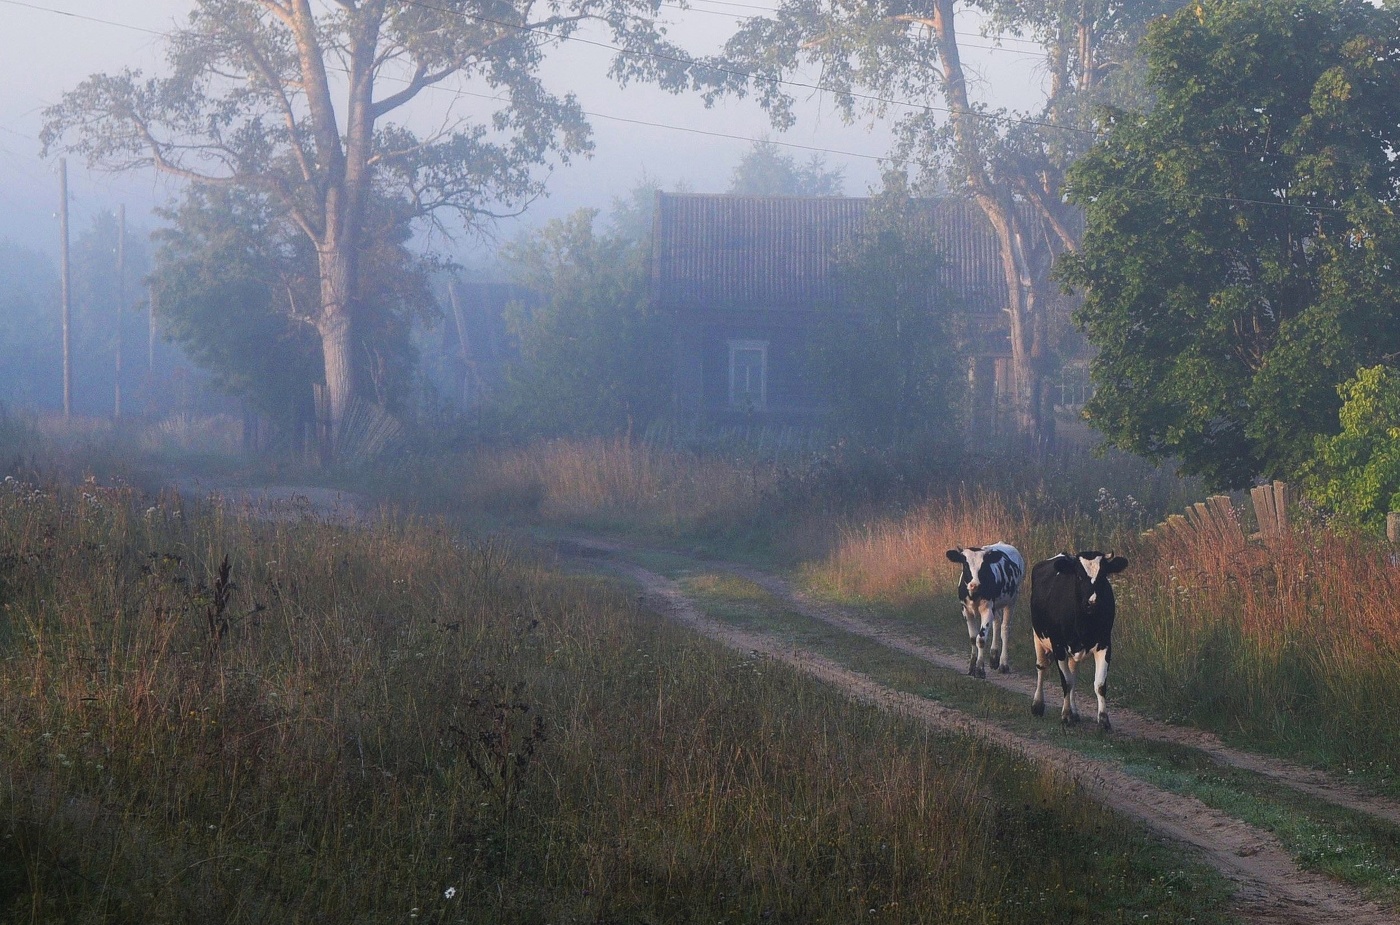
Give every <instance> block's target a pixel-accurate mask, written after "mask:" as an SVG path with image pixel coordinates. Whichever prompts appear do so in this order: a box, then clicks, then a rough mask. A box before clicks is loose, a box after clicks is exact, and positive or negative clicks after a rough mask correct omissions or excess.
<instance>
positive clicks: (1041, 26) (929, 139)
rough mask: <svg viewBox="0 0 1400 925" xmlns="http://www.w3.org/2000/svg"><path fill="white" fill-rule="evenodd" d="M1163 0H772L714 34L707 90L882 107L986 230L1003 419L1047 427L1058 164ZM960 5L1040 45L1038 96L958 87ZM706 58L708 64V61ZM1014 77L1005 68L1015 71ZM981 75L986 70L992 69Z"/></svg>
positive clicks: (1049, 430)
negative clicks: (996, 279) (714, 74)
mask: <svg viewBox="0 0 1400 925" xmlns="http://www.w3.org/2000/svg"><path fill="white" fill-rule="evenodd" d="M1176 5H1179V3H1173V2H1171V0H1129V2H1120V3H1113V2H1104V0H1036V2H1013V0H982V2H975V3H968V4H959V3H956V2H955V0H873V2H870V3H847V2H842V0H781V2H780V3H779V5H778V7H777V10H776V12H775V14H774V15H773V16H772V17H769V18H756V19H752V20H749V21H747V22H746V23H745V24H744V25H743V26H742V27H741V28H740V29H739V31H738V32H737V33H736V34H735V36H734V37H733V38H732V39H731V40H730V42H729V43H728V44H727V46H726V49H725V54H724V64H723V65H722V66H723V67H725V68H726V71H725V77H724V79H722V80H720V81H719V83H720V89H719V90H716V91H711V92H710V97H711V98H713V97H714V96H715V95H717V94H718V93H720V92H730V93H736V94H740V95H744V94H754V95H755V96H756V97H757V98H758V100H759V101H760V102H761V103H762V104H763V106H764V107H765V108H766V109H767V110H768V112H769V113H770V115H771V118H772V120H773V122H774V124H775V125H777V126H778V127H781V128H786V127H789V126H790V125H791V124H792V123H793V121H794V114H793V107H792V104H793V101H794V92H795V91H794V89H790V87H792V86H793V83H796V84H797V88H799V89H800V88H801V87H803V86H804V82H803V79H802V78H801V76H800V75H801V74H802V73H804V71H805V70H806V69H808V68H815V69H816V70H817V71H818V72H819V73H820V77H819V78H817V79H816V80H815V81H811V82H807V83H805V86H806V87H807V88H812V87H813V86H814V85H819V86H820V87H821V88H824V89H827V90H830V91H831V92H832V93H833V95H834V99H835V102H836V105H837V106H838V108H839V109H840V111H841V113H842V115H843V116H844V117H845V118H846V119H847V120H848V121H856V120H857V119H860V118H866V117H876V118H883V117H887V116H889V117H892V118H893V119H894V124H895V131H896V139H897V141H896V145H895V150H894V151H892V152H891V154H892V157H893V158H894V159H895V161H896V162H897V163H899V164H901V165H904V166H906V167H908V168H910V169H912V171H913V172H914V174H915V175H916V180H917V181H918V183H919V185H920V186H921V187H922V188H923V189H925V190H940V191H946V190H949V189H951V190H952V191H954V192H957V193H961V194H965V195H967V196H969V197H970V198H971V199H973V200H974V201H975V202H976V204H977V205H978V207H979V208H980V209H981V210H982V212H983V213H984V214H985V215H986V217H987V220H988V222H989V223H990V224H991V226H992V228H993V230H994V231H995V234H996V237H997V241H998V245H999V253H1000V257H1001V263H1002V271H1003V274H1004V278H1005V280H1006V288H1007V293H1008V295H1007V304H1006V305H1005V311H1006V314H1007V321H1008V328H1009V333H1010V340H1011V352H1012V366H1013V372H1014V382H1013V388H1012V413H1013V415H1014V419H1015V424H1016V427H1017V429H1018V431H1019V432H1021V433H1022V434H1023V435H1025V436H1026V437H1028V438H1030V439H1032V440H1034V441H1037V442H1040V443H1044V442H1048V441H1049V440H1050V439H1052V437H1053V424H1054V422H1053V416H1052V415H1051V414H1050V400H1049V396H1048V394H1047V391H1046V389H1045V379H1046V375H1047V373H1048V372H1050V371H1051V369H1052V367H1053V365H1054V363H1053V355H1052V345H1051V338H1052V333H1053V332H1052V331H1051V326H1050V323H1051V318H1052V313H1051V309H1050V304H1049V303H1050V302H1051V301H1052V300H1053V298H1054V295H1055V293H1056V289H1055V287H1054V284H1053V283H1052V281H1051V278H1050V271H1051V267H1052V264H1053V262H1054V259H1055V257H1056V256H1057V255H1058V254H1060V253H1062V252H1064V251H1066V250H1073V249H1074V248H1075V247H1076V246H1077V244H1078V231H1077V229H1078V225H1079V222H1078V219H1077V217H1076V215H1075V214H1074V212H1073V211H1072V209H1071V207H1070V206H1068V205H1067V204H1066V203H1065V201H1064V197H1063V193H1062V189H1061V185H1062V182H1063V176H1064V169H1065V167H1066V166H1067V165H1068V164H1069V163H1070V162H1072V161H1073V159H1074V158H1075V157H1076V156H1077V155H1078V154H1079V153H1080V152H1082V151H1083V150H1085V149H1087V148H1088V146H1089V144H1090V143H1091V142H1092V139H1093V126H1092V112H1093V109H1094V105H1095V104H1096V103H1097V102H1100V101H1102V100H1104V99H1109V98H1112V96H1113V95H1114V94H1119V93H1126V92H1133V88H1134V87H1135V86H1136V84H1135V82H1134V80H1133V75H1134V74H1135V68H1134V66H1133V60H1132V53H1133V48H1134V45H1135V41H1136V38H1137V37H1138V36H1139V35H1140V34H1141V32H1142V30H1143V27H1144V25H1145V23H1146V22H1148V21H1149V20H1150V19H1152V18H1153V17H1154V16H1156V15H1158V14H1159V13H1160V12H1162V11H1163V10H1165V9H1168V8H1170V7H1172V6H1176ZM969 15H975V16H976V20H975V21H976V23H977V24H978V25H977V27H976V28H977V29H980V31H981V32H982V33H984V36H985V35H993V36H994V35H1000V34H1005V35H1009V36H1021V37H1029V38H1031V39H1034V40H1036V41H1038V42H1039V43H1040V46H1041V48H1042V49H1043V55H1044V58H1043V62H1042V63H1043V67H1044V70H1045V72H1046V102H1045V105H1044V106H1043V108H1042V109H1041V110H1040V111H1039V112H1034V113H1015V112H1011V111H1009V110H1006V109H996V108H993V107H991V106H990V105H988V104H987V103H984V102H979V101H976V100H974V99H973V97H972V94H971V93H970V92H969V82H970V81H969V76H968V70H967V68H966V66H965V65H964V63H963V45H964V44H965V36H966V33H967V31H968V30H967V27H966V26H965V25H964V23H963V17H964V16H969ZM717 66H720V65H717ZM1017 79H1020V78H1017ZM993 83H995V81H994V79H993Z"/></svg>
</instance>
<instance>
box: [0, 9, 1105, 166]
mask: <svg viewBox="0 0 1400 925" xmlns="http://www.w3.org/2000/svg"><path fill="white" fill-rule="evenodd" d="M404 2H405V3H406V4H407V5H409V6H416V7H418V8H419V9H423V10H428V11H430V12H434V13H441V14H443V15H445V16H459V17H461V18H463V19H470V20H472V21H474V22H479V23H482V24H484V25H491V26H499V27H501V28H503V29H514V30H516V31H518V32H528V33H531V34H533V35H539V36H543V37H545V38H548V39H552V40H554V41H560V42H574V43H577V44H581V45H591V46H593V47H595V48H602V49H605V50H608V51H613V52H616V53H618V54H625V55H630V56H633V57H646V58H653V59H655V60H658V61H667V62H670V63H672V64H681V65H684V66H687V67H699V68H703V69H706V70H709V71H713V72H715V73H718V74H725V75H728V76H733V77H742V78H744V79H746V80H754V81H758V82H761V83H770V84H774V85H777V86H786V87H793V88H796V89H799V90H810V91H815V92H820V93H833V94H837V95H841V96H849V97H851V98H852V99H856V100H861V101H863V102H868V103H876V104H879V105H885V106H902V107H904V108H906V109H917V110H922V111H924V112H941V113H947V114H950V115H951V114H956V112H957V111H956V110H953V109H949V108H947V107H944V106H934V105H931V104H928V103H913V102H909V101H907V100H899V99H893V98H889V97H881V96H876V95H874V94H869V93H856V92H850V91H843V90H840V89H838V88H835V87H827V86H823V85H822V84H815V83H806V82H803V81H794V80H785V79H783V78H779V77H764V76H761V75H756V74H752V73H749V72H746V71H738V70H735V69H733V68H726V67H722V66H720V65H716V64H707V63H706V62H704V61H700V60H698V59H696V58H691V57H681V56H678V55H665V54H661V53H659V52H654V51H636V50H633V49H628V48H623V47H622V46H620V45H614V44H612V43H610V42H602V41H598V40H596V39H588V38H584V37H582V36H577V35H561V34H559V33H556V32H551V31H549V30H548V29H545V28H542V27H538V26H528V25H521V24H518V23H511V22H506V21H505V20H500V19H492V18H490V17H487V16H479V15H475V14H472V13H467V12H464V11H460V10H450V9H445V8H443V7H439V6H433V5H432V4H429V3H424V2H422V0H404ZM709 2H717V0H709ZM0 3H4V4H8V5H10V6H18V7H23V8H25V9H30V10H38V11H41V12H46V13H54V14H57V15H60V16H69V17H72V18H74V19H81V20H85V21H88V22H94V23H101V24H103V25H109V26H117V27H119V28H123V29H130V30H133V31H136V32H144V33H147V34H149V35H156V36H162V37H164V38H167V39H168V38H170V37H171V36H170V34H169V33H167V32H160V31H157V30H154V29H147V28H144V27H142V26H134V25H131V24H130V23H123V22H118V21H115V20H109V19H102V18H100V17H96V16H84V15H81V14H78V13H70V12H68V11H67V10H59V9H54V8H52V7H46V6H40V5H39V4H35V3H26V2H23V0H0ZM769 12H772V11H771V10H769ZM964 44H965V43H964ZM967 47H979V48H988V49H990V50H996V51H1006V52H1010V53H1015V54H1026V52H1017V51H1015V50H1014V49H992V48H991V46H967ZM967 114H968V115H970V116H972V117H973V118H976V119H982V120H984V121H989V122H998V123H1002V124H1005V125H1029V126H1032V127H1036V128H1048V129H1056V130H1059V131H1065V132H1073V133H1076V134H1082V135H1089V136H1091V137H1096V138H1097V137H1101V136H1102V134H1103V133H1102V132H1096V131H1094V130H1092V129H1083V128H1077V127H1074V126H1068V125H1058V124H1056V123H1054V122H1046V121H1044V120H1040V119H1021V118H1017V117H1014V116H1005V115H998V114H996V113H987V112H978V111H976V110H969V111H968V113H967Z"/></svg>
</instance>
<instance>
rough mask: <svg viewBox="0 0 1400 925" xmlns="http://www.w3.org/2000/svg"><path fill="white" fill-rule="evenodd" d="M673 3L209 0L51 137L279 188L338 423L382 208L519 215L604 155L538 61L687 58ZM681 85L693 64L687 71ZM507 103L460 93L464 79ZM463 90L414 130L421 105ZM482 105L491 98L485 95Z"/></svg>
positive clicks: (49, 127)
mask: <svg viewBox="0 0 1400 925" xmlns="http://www.w3.org/2000/svg"><path fill="white" fill-rule="evenodd" d="M659 4H660V0H559V2H552V3H549V4H536V3H533V2H531V0H503V2H499V3H493V4H489V5H485V6H483V5H481V4H475V3H468V2H464V0H440V2H437V3H431V4H429V3H422V2H414V0H337V2H335V3H327V4H319V5H317V4H313V3H312V0H196V3H195V8H194V11H193V12H192V13H191V14H190V20H189V25H187V26H186V27H184V28H182V29H179V30H178V31H176V32H175V33H174V34H173V35H171V37H170V39H169V42H168V45H167V49H168V50H167V71H168V73H167V75H166V76H161V77H151V78H147V77H145V76H143V75H142V74H141V73H139V72H136V71H130V70H128V71H123V72H121V73H118V74H112V75H106V74H101V75H95V76H93V77H90V78H88V79H87V80H85V81H84V82H83V83H82V84H80V85H79V86H78V87H77V88H76V89H74V90H73V91H71V92H69V93H68V94H66V95H65V96H64V98H63V100H62V101H61V102H60V103H59V104H57V105H55V106H53V107H51V108H50V109H49V110H47V113H46V115H47V124H46V126H45V129H44V132H43V141H44V145H45V149H46V150H50V149H62V150H68V151H72V152H75V153H78V154H82V155H85V156H86V157H87V158H88V160H89V162H90V163H92V164H94V165H98V166H101V167H104V168H108V169H116V170H128V169H136V168H155V169H158V170H161V171H164V172H166V173H169V174H172V175H175V176H177V177H182V178H185V179H187V180H190V181H192V182H194V183H197V184H200V185H205V186H219V187H224V188H229V187H233V188H238V189H240V190H244V191H247V192H250V193H255V194H256V195H258V196H261V197H264V198H265V200H266V202H267V203H268V204H269V205H270V206H275V207H276V208H277V209H279V210H280V211H281V212H282V213H283V214H284V215H285V216H286V217H287V220H288V221H290V222H291V223H292V225H293V226H294V227H295V228H296V229H298V230H299V232H300V233H301V234H302V235H304V237H305V238H306V239H307V242H308V244H309V246H310V247H311V249H312V251H313V252H314V255H315V258H316V264H317V285H318V292H317V294H316V297H315V299H314V301H312V302H311V303H310V304H309V305H308V306H307V307H306V313H307V316H308V319H309V320H310V321H311V323H312V325H313V327H314V329H315V330H316V332H317V334H318V335H319V339H320V346H321V352H322V363H323V367H324V375H325V379H326V386H327V390H328V392H329V395H330V405H331V414H332V419H333V421H339V420H341V419H342V418H343V416H344V414H345V412H346V411H347V409H348V408H349V406H350V405H351V403H352V402H353V401H355V400H356V399H357V398H358V397H359V391H358V390H359V383H360V382H361V381H362V379H363V377H361V376H358V375H356V374H355V371H354V369H353V367H354V364H355V363H356V362H357V361H358V358H359V356H360V354H359V353H358V352H357V347H358V343H359V340H358V338H357V336H356V333H355V328H356V326H357V325H359V324H361V323H362V321H361V315H362V313H363V312H364V311H366V310H367V309H366V306H365V305H364V302H363V299H362V293H361V292H360V290H359V288H358V286H359V281H360V280H361V279H362V278H364V277H363V274H362V273H361V272H360V270H359V266H358V263H359V261H360V260H361V259H362V257H363V256H364V254H365V253H367V245H366V242H365V237H366V235H369V234H372V233H373V229H372V228H371V227H370V224H369V223H370V218H371V216H370V212H371V210H372V209H373V208H374V206H373V203H374V202H375V201H376V200H377V201H379V202H401V203H406V204H410V205H411V207H412V209H411V212H410V213H408V214H407V215H405V216H404V217H405V218H406V219H407V218H413V217H428V216H441V215H442V214H443V213H444V212H454V213H456V214H457V215H458V216H460V217H461V218H462V219H464V220H465V221H466V222H467V223H468V224H473V223H477V222H480V221H482V220H484V219H487V218H489V217H491V216H493V215H498V214H501V213H503V212H512V211H518V210H519V209H521V208H523V207H524V205H525V204H527V203H528V202H529V201H530V200H531V199H532V198H534V197H535V196H537V195H538V194H539V193H540V191H541V189H542V182H543V181H542V180H541V178H540V176H539V175H538V173H537V168H539V167H541V166H542V165H545V164H547V163H549V162H550V160H551V159H554V158H558V159H561V160H564V161H567V160H568V159H569V158H570V157H571V156H574V155H579V154H583V153H585V152H587V150H588V149H589V144H590V143H589V139H588V126H587V123H586V121H585V119H584V114H583V112H582V110H581V108H580V107H579V105H578V102H577V100H576V99H575V98H574V97H573V96H572V95H571V94H562V95H561V94H556V93H553V92H551V91H550V90H548V89H547V88H546V87H545V85H544V83H543V82H542V81H541V79H540V77H539V69H540V66H541V64H542V63H543V61H544V60H545V57H546V56H547V54H548V53H549V52H550V50H551V49H553V48H556V47H557V46H558V45H559V44H561V43H562V42H563V41H565V40H566V39H568V38H569V37H570V36H572V35H573V34H574V33H575V32H577V31H578V30H579V29H581V28H583V27H584V26H585V25H590V26H592V27H593V28H594V29H596V30H598V31H597V33H595V34H599V35H601V36H605V37H607V38H608V39H610V41H611V44H612V46H613V47H614V48H615V49H616V51H615V53H614V56H613V59H612V65H611V73H612V74H613V75H614V76H616V77H618V78H620V79H624V80H625V79H630V78H632V77H656V78H660V79H663V80H665V79H667V76H666V75H667V73H668V72H669V71H675V72H676V73H677V74H680V73H682V72H683V71H684V70H685V67H684V65H683V64H682V61H683V56H682V55H681V54H680V53H679V51H678V50H677V49H675V48H674V47H673V46H671V45H670V44H668V43H667V42H666V41H664V39H663V38H662V36H661V33H660V32H659V31H658V29H657V28H656V25H655V21H654V20H655V14H656V12H657V9H658V7H659ZM676 79H679V78H676ZM473 86H474V87H476V88H477V91H478V95H480V94H485V95H487V96H489V97H493V98H498V99H499V100H500V107H499V108H498V109H496V110H495V111H494V112H491V113H488V114H485V115H482V114H480V112H481V107H479V106H476V105H472V106H466V105H463V104H462V103H461V100H462V99H463V96H462V95H461V93H460V91H464V90H465V91H466V92H467V93H468V94H471V93H472V91H471V90H470V89H469V88H470V87H473ZM434 89H446V90H449V91H451V92H449V93H447V94H443V95H442V96H440V97H436V98H435V99H437V100H439V101H440V105H439V106H437V107H436V113H435V114H434V115H432V116H431V117H429V118H428V119H426V120H424V121H425V122H426V125H427V128H426V129H423V128H418V127H415V125H416V123H414V122H413V121H412V120H410V119H409V118H407V115H406V114H407V113H409V112H411V111H412V110H411V108H410V104H413V103H415V101H420V99H421V98H422V97H424V95H425V94H428V93H429V92H430V91H432V90H434ZM473 102H475V101H474V100H473Z"/></svg>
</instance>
